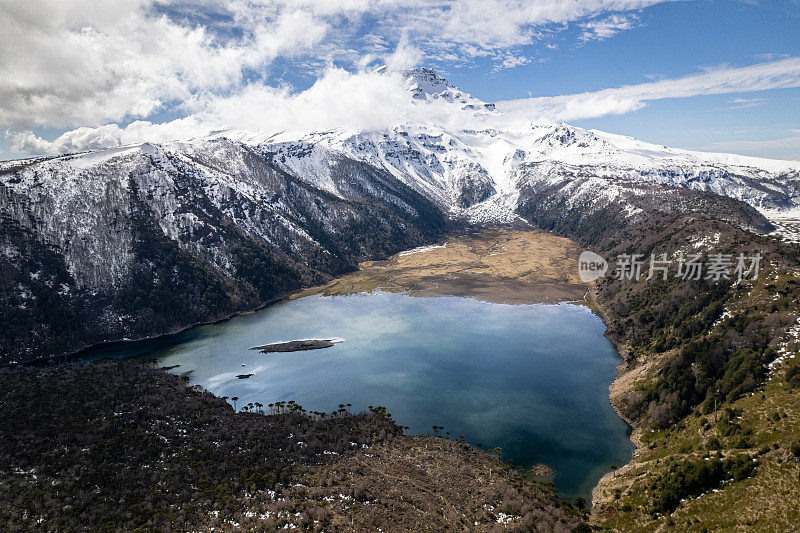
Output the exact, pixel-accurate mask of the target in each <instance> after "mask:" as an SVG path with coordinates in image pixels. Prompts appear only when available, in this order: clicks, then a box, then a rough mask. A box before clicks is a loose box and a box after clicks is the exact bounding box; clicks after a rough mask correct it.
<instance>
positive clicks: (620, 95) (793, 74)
mask: <svg viewBox="0 0 800 533" xmlns="http://www.w3.org/2000/svg"><path fill="white" fill-rule="evenodd" d="M789 87H800V58H795V57H792V58H788V59H782V60H780V61H773V62H771V63H760V64H757V65H753V66H749V67H742V68H730V67H728V68H718V69H714V70H710V71H706V72H703V73H701V74H694V75H691V76H685V77H682V78H674V79H663V80H660V81H655V82H651V83H642V84H638V85H627V86H623V87H618V88H614V89H604V90H601V91H596V92H587V93H581V94H570V95H563V96H553V97H540V98H528V99H523V100H511V101H507V102H500V103H499V104H498V108H499V109H502V110H505V111H509V112H514V113H515V114H517V115H523V116H528V117H531V118H540V119H550V120H579V119H586V118H595V117H602V116H605V115H618V114H623V113H629V112H631V111H636V110H638V109H641V108H642V107H644V106H645V105H646V104H647V102H650V101H654V100H663V99H669V98H689V97H692V96H699V95H710V94H730V93H744V92H754V91H764V90H769V89H781V88H789Z"/></svg>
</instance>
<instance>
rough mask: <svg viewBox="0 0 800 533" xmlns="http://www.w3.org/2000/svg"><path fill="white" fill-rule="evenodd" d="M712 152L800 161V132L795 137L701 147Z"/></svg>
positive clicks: (718, 143)
mask: <svg viewBox="0 0 800 533" xmlns="http://www.w3.org/2000/svg"><path fill="white" fill-rule="evenodd" d="M700 149H701V150H707V151H712V152H732V153H737V154H744V155H754V156H758V157H771V158H775V159H790V160H800V131H794V132H793V135H789V136H787V137H779V138H777V139H767V140H761V141H742V140H740V141H721V142H716V143H712V144H709V145H706V146H702V147H700Z"/></svg>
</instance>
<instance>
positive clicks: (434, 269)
mask: <svg viewBox="0 0 800 533" xmlns="http://www.w3.org/2000/svg"><path fill="white" fill-rule="evenodd" d="M454 243H455V244H454ZM408 252H409V251H407V252H400V253H398V254H395V255H393V256H391V257H389V258H388V259H386V260H382V261H372V262H366V263H362V264H360V265H359V269H358V270H357V271H355V272H351V273H348V274H345V275H344V276H341V277H339V278H336V279H334V280H332V281H330V282H329V283H327V284H325V285H321V286H316V287H310V288H306V289H301V290H299V291H293V292H290V293H287V294H286V295H284V296H283V297H280V298H275V299H273V300H270V301H269V302H266V303H264V304H262V305H260V306H258V307H257V308H254V309H251V310H247V311H238V312H235V313H231V314H229V315H226V316H224V317H221V318H217V319H215V320H210V321H207V322H203V323H197V324H192V325H189V326H185V327H180V328H176V329H175V330H173V331H170V332H167V333H164V334H161V335H153V336H149V337H143V338H140V339H138V338H137V339H124V340H117V341H109V342H100V343H95V344H92V345H89V346H86V347H83V348H81V349H80V350H76V351H74V352H70V353H66V354H60V355H57V356H49V357H45V358H38V359H34V360H28V361H24V362H21V363H16V364H19V365H37V364H46V363H47V362H48V361H60V360H75V359H79V358H80V357H81V356H82V354H85V353H86V352H88V351H90V350H93V349H98V348H102V347H104V346H114V345H120V346H124V345H128V344H134V343H137V342H141V341H147V340H159V339H164V338H168V337H171V336H173V335H179V334H181V333H185V332H187V331H189V330H192V329H195V328H198V327H201V326H208V325H216V324H221V323H225V322H228V321H230V320H232V319H234V318H237V317H241V316H247V315H251V314H254V313H256V312H258V311H261V310H263V309H266V308H268V307H271V306H273V305H275V304H278V303H281V302H285V301H288V300H293V299H297V298H302V297H305V296H310V295H345V294H354V293H364V292H403V293H405V294H408V295H409V296H415V297H443V296H456V297H464V298H471V299H475V300H479V301H486V302H490V303H499V304H511V305H529V304H540V303H544V304H556V303H580V304H585V305H588V306H589V308H590V309H592V311H593V312H594V313H595V314H596V315H597V316H598V317H600V319H601V320H602V321H603V323H604V325H605V326H606V335H605V336H606V338H608V339H609V341H610V342H611V343H612V344H613V345H614V347H615V349H616V351H617V353H619V354H620V356H622V358H623V361H622V362H621V363H620V364H619V365H618V366H617V376H616V378H615V379H614V380H613V381H612V383H611V384H610V385H609V402H610V404H611V406H612V408H613V409H614V411H615V412H616V413H617V415H618V416H619V418H620V419H621V420H623V421H624V422H625V423H626V424H627V425H628V427H629V433H630V435H629V438H630V440H631V442H632V443H633V444H634V447H635V449H634V453H633V456H632V457H631V459H630V461H629V462H628V463H626V465H625V466H628V465H630V464H631V463H632V462H633V460H634V459H635V457H636V454H637V452H638V450H639V448H640V446H641V442H640V441H639V438H638V436H639V434H640V430H638V429H637V428H636V427H635V426H634V425H633V424H632V423H631V421H630V420H628V419H626V417H624V416H623V415H622V413H621V412H620V410H619V409H618V408H617V406H616V405H615V402H614V396H615V394H614V390H615V387H619V386H620V384H621V382H622V378H623V376H624V375H625V374H626V373H627V370H628V369H627V366H626V363H625V354H626V353H627V350H628V347H627V346H626V345H624V344H620V343H619V342H618V341H617V340H616V339H614V338H613V336H610V335H608V329H609V323H608V314H607V313H605V312H604V311H603V309H602V306H601V305H600V304H599V302H597V300H596V298H595V294H594V292H593V290H592V288H591V286H590V285H589V284H586V283H583V282H581V281H580V280H579V279H577V269H576V268H574V265H575V264H576V263H575V262H576V261H577V255H578V253H579V247H578V245H577V243H574V242H573V241H570V240H567V239H563V238H561V237H556V236H553V235H552V234H549V233H546V232H543V231H540V230H534V229H525V230H520V229H519V228H489V229H486V230H482V231H480V232H476V233H472V234H466V235H465V234H460V235H453V236H451V237H449V238H448V239H447V241H446V244H440V245H437V246H431V247H426V248H424V249H422V250H421V251H416V250H412V251H410V252H413V253H408ZM459 254H463V257H459ZM548 254H549V255H548ZM531 257H534V258H535V259H536V260H537V261H538V265H537V266H538V267H540V268H539V269H537V268H530V266H529V265H528V263H529V260H530V259H531ZM499 259H502V260H503V262H502V263H501V262H499V261H498V260H499ZM448 261H449V262H450V265H453V268H448V267H447V263H448ZM573 272H574V274H573ZM570 274H572V275H570ZM621 466H622V465H621ZM623 468H624V467H623ZM616 473H617V471H614V472H609V473H607V474H605V475H604V476H603V477H602V478H601V479H600V481H599V482H598V483H597V484H596V485H595V486H594V488H593V489H592V491H591V495H592V497H591V499H592V504H595V503H598V502H602V501H604V498H603V497H602V493H603V492H604V490H605V488H606V487H607V486H608V484H609V480H610V479H613V476H615V475H616Z"/></svg>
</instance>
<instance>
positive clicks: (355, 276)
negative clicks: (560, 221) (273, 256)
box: [294, 228, 588, 303]
mask: <svg viewBox="0 0 800 533" xmlns="http://www.w3.org/2000/svg"><path fill="white" fill-rule="evenodd" d="M579 253H580V249H579V247H578V245H577V244H575V243H574V242H572V241H570V240H568V239H563V238H561V237H555V236H553V235H550V234H548V233H544V232H541V231H537V230H528V229H507V228H492V229H485V230H482V231H479V232H474V233H469V234H464V235H459V236H455V237H452V238H450V239H448V240H447V242H446V243H444V245H439V246H437V247H425V248H422V249H418V250H417V251H409V252H401V253H400V254H396V255H394V256H392V257H390V258H389V259H386V260H384V261H368V262H364V263H361V264H360V265H359V269H358V271H357V272H353V273H352V274H348V275H346V276H344V277H342V278H339V279H336V280H334V281H333V282H331V283H329V284H327V285H324V286H321V287H314V288H311V289H307V290H305V291H302V292H300V293H298V294H296V295H295V296H294V297H295V298H297V297H302V296H308V295H310V294H324V295H341V294H352V293H357V292H372V291H375V290H383V291H390V292H407V293H408V294H410V295H412V296H468V297H473V298H476V299H480V300H485V301H489V302H495V303H540V302H557V301H571V300H580V299H582V298H583V297H584V295H585V294H586V292H587V290H588V285H587V284H586V283H583V282H582V281H581V280H580V278H578V269H577V260H578V255H579Z"/></svg>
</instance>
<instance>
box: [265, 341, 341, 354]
mask: <svg viewBox="0 0 800 533" xmlns="http://www.w3.org/2000/svg"><path fill="white" fill-rule="evenodd" d="M343 341H344V339H305V340H299V341H289V342H276V343H273V344H265V345H263V346H254V347H252V348H250V349H251V350H258V351H259V352H261V353H272V352H299V351H303V350H319V349H320V348H330V347H331V346H333V345H334V344H338V343H340V342H343Z"/></svg>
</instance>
